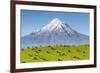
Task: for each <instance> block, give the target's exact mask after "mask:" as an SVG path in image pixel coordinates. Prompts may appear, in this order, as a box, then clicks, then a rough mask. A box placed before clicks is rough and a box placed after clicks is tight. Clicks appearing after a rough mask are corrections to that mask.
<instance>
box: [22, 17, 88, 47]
mask: <svg viewBox="0 0 100 73" xmlns="http://www.w3.org/2000/svg"><path fill="white" fill-rule="evenodd" d="M80 44H89V37H88V36H86V35H84V34H81V33H78V32H77V31H75V30H73V29H72V28H71V27H70V26H69V25H68V24H65V23H64V22H63V21H61V20H60V19H58V18H54V19H53V20H52V21H51V22H49V23H48V24H47V25H45V26H44V27H43V28H42V29H41V30H40V31H38V32H36V33H33V34H29V35H27V36H24V37H21V48H25V47H34V46H40V45H42V46H48V45H51V46H52V45H80Z"/></svg>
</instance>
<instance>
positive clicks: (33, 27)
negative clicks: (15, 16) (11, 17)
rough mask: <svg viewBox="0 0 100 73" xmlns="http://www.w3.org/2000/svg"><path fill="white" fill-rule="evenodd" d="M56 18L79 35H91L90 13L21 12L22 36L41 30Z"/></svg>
mask: <svg viewBox="0 0 100 73" xmlns="http://www.w3.org/2000/svg"><path fill="white" fill-rule="evenodd" d="M54 18H59V19H60V20H62V21H63V22H65V23H67V24H68V25H70V27H71V28H73V29H74V30H76V31H77V32H79V33H82V34H85V35H89V24H90V23H89V20H90V19H89V13H82V12H81V13H79V12H56V11H36V10H21V36H25V35H28V34H30V33H31V32H32V31H37V30H40V29H41V28H42V27H43V26H45V25H47V24H48V23H49V22H50V21H51V20H52V19H54Z"/></svg>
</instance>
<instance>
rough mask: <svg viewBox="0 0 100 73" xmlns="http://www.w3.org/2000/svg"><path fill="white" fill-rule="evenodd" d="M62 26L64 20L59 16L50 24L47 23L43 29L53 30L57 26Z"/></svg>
mask: <svg viewBox="0 0 100 73" xmlns="http://www.w3.org/2000/svg"><path fill="white" fill-rule="evenodd" d="M61 26H64V22H62V21H61V20H60V19H58V18H54V19H53V20H52V21H51V22H50V23H49V24H47V25H46V26H44V27H43V28H42V30H45V31H46V30H49V31H52V30H54V29H55V28H59V29H60V28H62V27H61Z"/></svg>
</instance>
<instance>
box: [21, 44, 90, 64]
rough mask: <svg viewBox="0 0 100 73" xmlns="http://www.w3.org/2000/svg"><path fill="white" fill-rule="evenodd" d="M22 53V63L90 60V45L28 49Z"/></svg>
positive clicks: (22, 50)
mask: <svg viewBox="0 0 100 73" xmlns="http://www.w3.org/2000/svg"><path fill="white" fill-rule="evenodd" d="M20 53H21V55H20V56H21V63H29V62H52V61H68V60H88V59H89V45H79V46H44V47H42V46H41V47H34V48H29V47H28V48H24V49H21V52H20Z"/></svg>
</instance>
